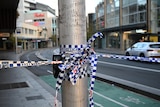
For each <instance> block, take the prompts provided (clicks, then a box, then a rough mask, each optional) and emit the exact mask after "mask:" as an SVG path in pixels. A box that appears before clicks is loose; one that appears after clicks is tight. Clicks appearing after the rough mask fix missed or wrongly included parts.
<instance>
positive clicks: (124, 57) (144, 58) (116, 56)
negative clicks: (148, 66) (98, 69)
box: [97, 54, 160, 63]
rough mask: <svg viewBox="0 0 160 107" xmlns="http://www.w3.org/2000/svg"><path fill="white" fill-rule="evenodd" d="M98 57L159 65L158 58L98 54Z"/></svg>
mask: <svg viewBox="0 0 160 107" xmlns="http://www.w3.org/2000/svg"><path fill="white" fill-rule="evenodd" d="M97 56H98V57H106V58H114V59H124V60H133V61H142V62H150V63H160V58H152V57H139V56H125V55H114V54H99V55H97Z"/></svg>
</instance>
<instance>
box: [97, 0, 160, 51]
mask: <svg viewBox="0 0 160 107" xmlns="http://www.w3.org/2000/svg"><path fill="white" fill-rule="evenodd" d="M159 6H160V1H159V0H104V1H103V2H101V3H99V4H98V5H97V7H96V14H97V22H96V28H97V30H98V31H101V32H102V33H103V34H104V38H103V39H102V40H101V44H99V45H100V46H99V47H100V48H116V49H121V50H125V49H126V48H128V47H130V46H131V45H132V44H133V43H135V42H138V41H139V40H140V39H143V40H144V41H159V36H158V33H159V31H160V27H159V24H158V23H159V13H160V7H159ZM102 10H103V12H102Z"/></svg>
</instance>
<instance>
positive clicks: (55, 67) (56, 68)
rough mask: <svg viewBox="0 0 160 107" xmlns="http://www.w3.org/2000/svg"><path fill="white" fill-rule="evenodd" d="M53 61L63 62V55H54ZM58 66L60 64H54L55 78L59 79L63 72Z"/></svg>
mask: <svg viewBox="0 0 160 107" xmlns="http://www.w3.org/2000/svg"><path fill="white" fill-rule="evenodd" d="M52 60H53V61H62V56H61V55H53V57H52ZM58 65H59V64H53V76H54V77H55V78H57V77H58V74H59V72H60V71H61V70H60V69H59V68H58Z"/></svg>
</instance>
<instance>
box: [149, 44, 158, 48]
mask: <svg viewBox="0 0 160 107" xmlns="http://www.w3.org/2000/svg"><path fill="white" fill-rule="evenodd" d="M149 46H150V48H160V44H151V45H149Z"/></svg>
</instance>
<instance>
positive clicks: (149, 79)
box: [97, 58, 160, 89]
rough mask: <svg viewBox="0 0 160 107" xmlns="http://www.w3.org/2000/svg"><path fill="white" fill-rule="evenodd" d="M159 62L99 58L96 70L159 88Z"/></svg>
mask: <svg viewBox="0 0 160 107" xmlns="http://www.w3.org/2000/svg"><path fill="white" fill-rule="evenodd" d="M159 66H160V64H155V63H146V62H137V61H129V60H121V59H110V58H99V61H98V67H97V72H99V73H102V74H105V75H109V76H113V77H117V78H121V79H124V80H128V81H132V82H135V83H138V84H143V85H146V86H149V87H154V88H157V89H160V68H159Z"/></svg>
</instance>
